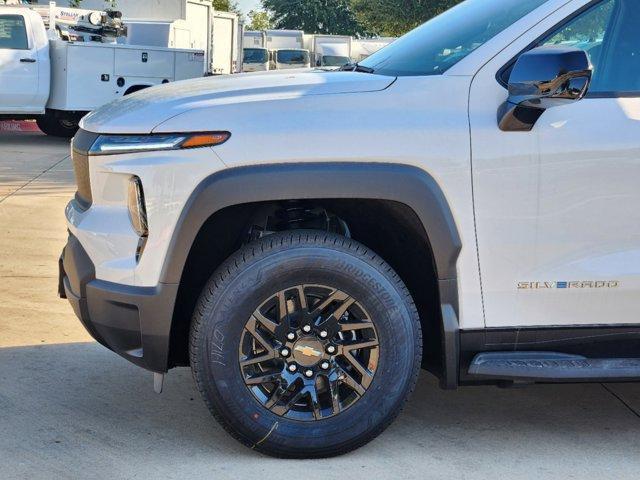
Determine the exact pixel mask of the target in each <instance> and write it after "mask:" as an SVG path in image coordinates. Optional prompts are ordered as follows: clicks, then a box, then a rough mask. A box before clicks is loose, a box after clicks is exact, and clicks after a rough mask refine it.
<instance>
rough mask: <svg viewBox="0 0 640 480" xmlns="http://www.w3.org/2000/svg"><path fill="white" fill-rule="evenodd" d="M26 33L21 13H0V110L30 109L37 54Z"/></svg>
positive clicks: (8, 111) (34, 97)
mask: <svg viewBox="0 0 640 480" xmlns="http://www.w3.org/2000/svg"><path fill="white" fill-rule="evenodd" d="M27 32H28V27H27V23H26V21H25V17H24V16H23V15H2V14H0V87H1V88H0V113H1V112H5V113H13V112H22V111H33V110H34V106H33V105H32V103H33V102H34V100H35V99H36V98H37V94H38V63H37V59H38V57H37V53H36V52H35V48H34V47H33V46H32V45H30V42H29V35H28V33H27ZM36 110H37V109H36Z"/></svg>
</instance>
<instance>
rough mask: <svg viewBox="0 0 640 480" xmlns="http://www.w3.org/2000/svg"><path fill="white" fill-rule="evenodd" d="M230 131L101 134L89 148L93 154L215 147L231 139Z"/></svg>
mask: <svg viewBox="0 0 640 480" xmlns="http://www.w3.org/2000/svg"><path fill="white" fill-rule="evenodd" d="M229 137H231V133H229V132H212V133H178V134H158V135H155V134H151V135H100V136H99V137H98V139H97V140H96V141H95V142H94V143H93V145H92V146H91V148H90V149H89V154H92V155H115V154H120V153H134V152H149V151H163V150H180V149H185V148H199V147H213V146H216V145H222V144H223V143H224V142H226V141H227V140H229Z"/></svg>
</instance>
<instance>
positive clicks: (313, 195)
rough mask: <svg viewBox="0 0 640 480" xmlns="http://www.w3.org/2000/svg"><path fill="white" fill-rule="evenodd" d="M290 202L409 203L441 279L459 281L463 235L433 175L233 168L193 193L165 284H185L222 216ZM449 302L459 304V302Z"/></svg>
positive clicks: (352, 166) (343, 166) (378, 169)
mask: <svg viewBox="0 0 640 480" xmlns="http://www.w3.org/2000/svg"><path fill="white" fill-rule="evenodd" d="M288 199H377V200H389V201H396V202H399V203H402V204H405V205H407V206H408V207H409V208H411V209H412V210H413V211H414V212H415V213H416V215H417V216H418V218H419V219H420V221H421V222H422V224H423V226H424V229H425V232H426V233H427V236H428V238H429V241H430V243H431V248H432V250H433V255H434V262H435V265H436V271H437V274H438V278H439V279H440V280H451V279H456V278H457V272H456V262H457V259H458V256H459V254H460V250H461V248H462V243H461V240H460V235H459V234H458V230H457V227H456V224H455V221H454V218H453V215H452V213H451V209H450V208H449V205H448V203H447V200H446V198H445V196H444V193H443V192H442V190H441V189H440V187H439V185H438V184H437V182H436V181H435V180H434V179H433V177H431V175H429V174H428V173H427V172H425V171H424V170H422V169H419V168H416V167H412V166H407V165H394V164H383V163H320V164H318V163H310V164H279V165H268V166H253V167H239V168H232V169H228V170H224V171H222V172H220V173H216V174H214V175H212V176H210V177H208V178H207V179H205V180H204V181H203V182H202V183H200V185H198V186H197V187H196V189H195V190H194V192H193V193H192V195H191V197H190V198H189V200H188V201H187V203H186V205H185V207H184V209H183V211H182V214H181V216H180V219H179V220H178V223H177V225H176V228H175V231H174V234H173V238H172V239H171V244H170V246H169V249H168V254H167V257H166V259H165V263H164V266H163V269H162V274H161V277H160V278H161V281H162V282H164V283H171V284H173V283H176V284H177V283H179V282H180V280H181V277H182V272H183V269H184V266H185V263H186V260H187V256H188V255H189V251H190V249H191V246H192V245H193V242H194V240H195V238H196V236H197V234H198V232H199V231H200V229H201V228H202V226H203V225H204V223H205V222H206V221H207V219H208V218H209V217H210V216H211V215H213V214H214V213H216V212H217V211H220V210H222V209H223V208H226V207H230V206H234V205H240V204H246V203H254V202H261V201H277V200H288ZM443 302H444V300H443ZM447 303H454V304H457V299H453V300H449V301H448V302H447Z"/></svg>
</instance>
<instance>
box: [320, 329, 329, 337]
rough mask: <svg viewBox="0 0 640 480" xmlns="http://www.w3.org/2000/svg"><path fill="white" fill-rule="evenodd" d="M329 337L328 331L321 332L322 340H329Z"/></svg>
mask: <svg viewBox="0 0 640 480" xmlns="http://www.w3.org/2000/svg"><path fill="white" fill-rule="evenodd" d="M328 336H329V333H327V331H326V330H322V331H321V332H320V337H321V338H327V337H328Z"/></svg>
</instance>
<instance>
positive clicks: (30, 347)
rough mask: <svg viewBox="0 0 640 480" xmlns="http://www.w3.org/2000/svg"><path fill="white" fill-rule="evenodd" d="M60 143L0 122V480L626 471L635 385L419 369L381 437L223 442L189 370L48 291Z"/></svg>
mask: <svg viewBox="0 0 640 480" xmlns="http://www.w3.org/2000/svg"><path fill="white" fill-rule="evenodd" d="M68 149H69V147H68V142H66V141H64V140H58V139H52V138H48V137H45V136H43V135H40V134H34V133H30V134H18V133H0V478H2V479H13V478H29V479H51V478H60V479H67V478H78V479H94V478H95V479H103V478H105V479H107V478H108V479H119V478H140V479H148V478H181V479H182V478H215V479H216V480H223V479H238V478H243V479H249V478H254V477H255V478H260V479H261V480H267V479H277V480H282V479H283V478H303V479H305V480H312V479H322V480H328V479H332V478H370V477H375V478H377V479H404V478H420V479H430V478H434V479H449V478H451V479H476V478H478V479H488V478H496V479H497V478H508V479H550V478H553V479H556V478H557V479H573V478H575V479H581V480H583V479H587V478H588V479H605V478H607V479H608V478H611V479H627V478H628V479H637V478H638V475H639V474H638V471H640V415H639V413H638V412H640V385H635V384H616V385H607V386H603V385H599V384H593V385H564V386H554V385H537V386H533V387H528V388H524V389H506V390H505V389H497V388H495V387H467V388H460V389H458V390H457V391H453V392H444V391H441V390H439V389H438V388H437V384H436V382H435V381H434V380H433V378H432V377H430V376H429V375H428V374H426V373H424V374H423V375H422V376H421V378H420V380H419V383H418V387H417V391H416V393H415V394H414V396H413V398H412V400H411V402H410V403H409V404H408V406H407V408H406V409H405V411H404V412H403V414H402V415H401V416H400V418H399V419H398V420H397V421H396V422H395V423H394V424H393V425H392V426H391V427H390V428H389V429H388V430H387V431H386V432H385V433H384V434H383V435H382V436H380V437H379V438H378V439H376V440H375V441H374V442H372V443H371V444H369V445H367V446H366V447H364V448H362V449H360V450H358V451H356V452H352V453H350V454H348V455H345V456H342V457H339V458H335V459H328V460H314V461H283V460H275V459H271V458H267V457H264V456H262V455H259V454H257V453H255V452H252V451H251V450H248V449H246V448H244V447H242V446H240V445H239V444H237V443H236V442H235V441H234V440H233V439H231V438H230V437H229V436H228V435H227V434H226V433H225V432H224V431H223V430H222V428H221V427H219V426H218V424H217V423H216V422H215V421H214V419H213V418H212V417H211V416H210V415H209V413H208V411H207V410H206V408H205V407H204V405H203V403H202V401H201V400H200V398H199V395H198V393H197V392H196V390H195V388H194V385H193V382H192V380H191V374H190V371H189V370H188V369H177V370H173V371H171V372H170V373H169V375H168V376H167V381H166V382H165V392H164V393H163V394H162V395H156V394H154V393H153V388H152V385H153V382H152V376H151V374H150V373H147V372H145V371H143V370H140V369H138V368H137V367H134V366H132V365H130V364H128V363H127V362H126V361H125V360H122V359H120V358H119V357H117V356H116V355H115V354H113V353H111V352H109V351H108V350H106V349H105V348H103V347H101V346H99V345H97V344H96V343H95V342H93V341H92V340H91V338H90V337H89V336H88V334H87V333H86V332H85V331H84V329H83V328H82V326H81V325H80V323H79V322H78V321H77V320H76V318H75V316H74V315H73V312H72V310H71V308H70V307H69V306H68V304H67V302H66V301H62V300H60V299H58V298H57V296H56V289H57V259H58V256H59V254H60V251H61V250H62V247H63V246H64V243H65V239H66V231H65V226H64V206H65V204H66V203H67V202H68V201H69V199H70V198H71V196H72V195H73V192H74V181H73V172H72V167H71V162H70V160H69V157H68Z"/></svg>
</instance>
